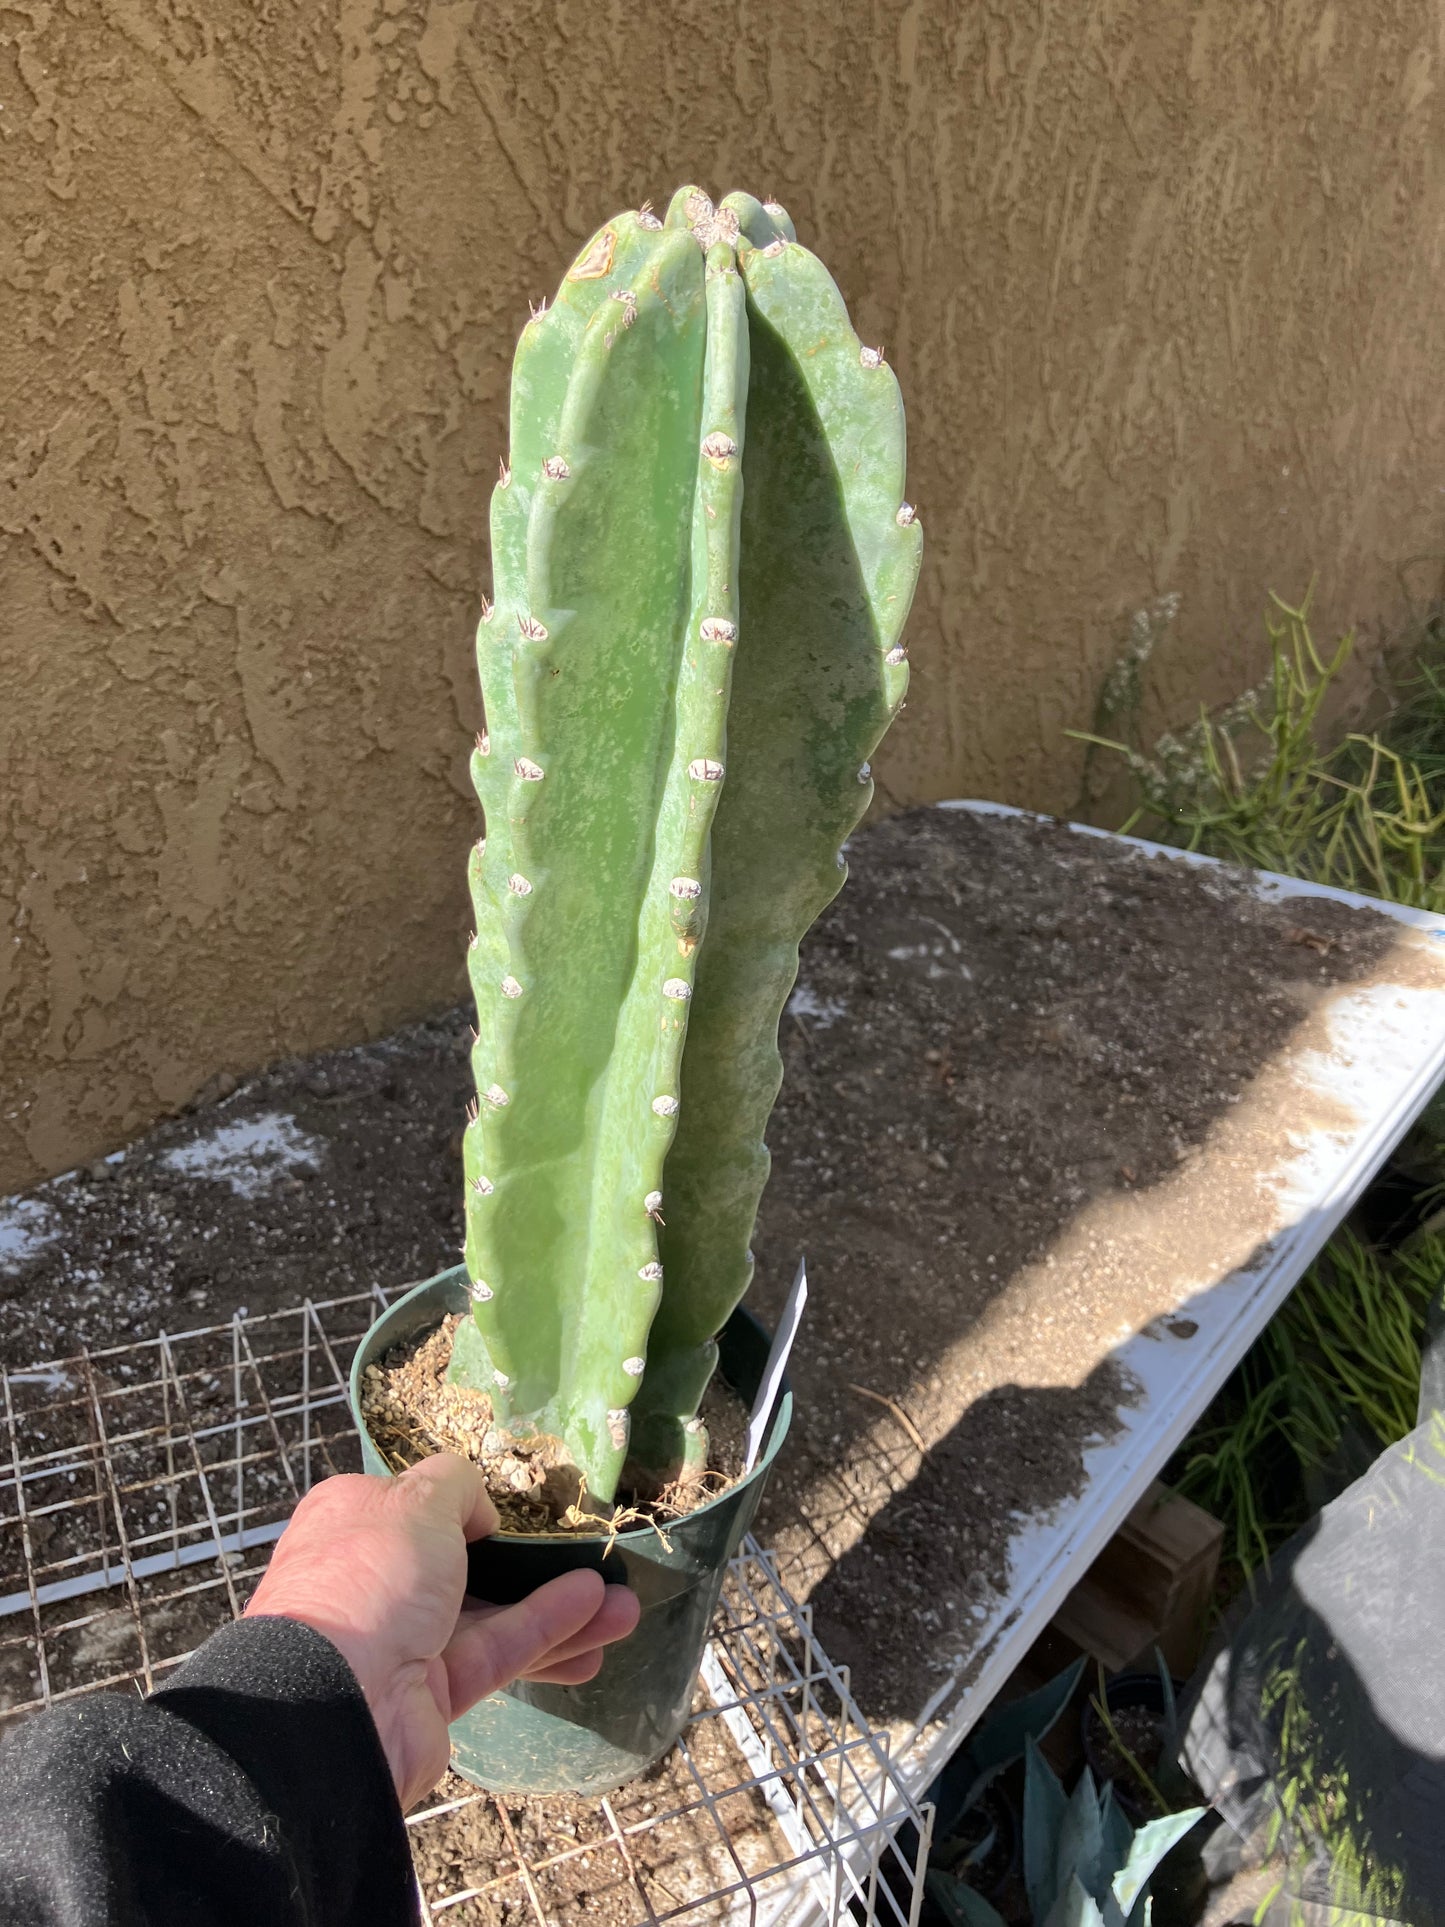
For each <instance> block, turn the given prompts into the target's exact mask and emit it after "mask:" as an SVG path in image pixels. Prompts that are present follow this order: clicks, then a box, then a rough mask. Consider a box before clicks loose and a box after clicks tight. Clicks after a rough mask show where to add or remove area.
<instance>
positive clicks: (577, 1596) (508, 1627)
mask: <svg viewBox="0 0 1445 1927" xmlns="http://www.w3.org/2000/svg"><path fill="white" fill-rule="evenodd" d="M606 1591H607V1588H606V1587H604V1585H603V1583H602V1578H601V1575H600V1574H599V1573H595V1572H587V1571H580V1572H564V1573H563V1574H562V1576H561V1577H560V1578H558V1579H549V1580H548V1582H547V1584H546V1585H545V1586H538V1588H537V1590H536V1591H535V1592H531V1593H528V1595H527V1597H526V1598H525V1599H519V1600H518V1601H517V1603H516V1605H515V1606H505V1607H503V1609H502V1610H501V1611H500V1612H494V1613H464V1614H463V1615H462V1617H461V1619H460V1620H458V1622H457V1628H456V1631H455V1632H454V1633H453V1634H452V1636H451V1638H450V1639H449V1640H448V1641H447V1645H446V1649H445V1651H444V1652H443V1653H442V1661H443V1663H444V1664H445V1666H446V1669H447V1682H448V1685H449V1687H450V1689H451V1702H452V1718H453V1719H455V1718H456V1717H457V1715H458V1714H459V1713H461V1712H464V1711H465V1710H466V1708H467V1707H469V1706H472V1705H474V1704H475V1703H476V1701H477V1700H479V1699H482V1698H483V1697H484V1696H485V1695H486V1694H488V1693H494V1692H495V1691H496V1690H497V1688H498V1687H499V1686H505V1685H506V1684H507V1683H508V1681H509V1680H514V1679H517V1678H518V1677H520V1675H521V1674H523V1673H525V1672H526V1671H527V1669H528V1668H529V1667H531V1666H536V1665H539V1664H541V1663H542V1662H543V1660H544V1658H547V1657H550V1655H551V1652H552V1649H553V1647H556V1646H561V1645H564V1644H565V1643H566V1642H567V1641H568V1640H570V1639H572V1638H573V1637H574V1636H575V1635H576V1634H577V1633H580V1632H581V1631H582V1629H583V1627H584V1626H586V1625H588V1624H589V1623H590V1622H591V1621H592V1620H593V1619H594V1618H596V1616H597V1614H598V1612H599V1611H600V1609H601V1607H602V1604H603V1598H604V1595H605V1593H606Z"/></svg>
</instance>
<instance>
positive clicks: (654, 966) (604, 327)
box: [452, 188, 922, 1502]
mask: <svg viewBox="0 0 1445 1927" xmlns="http://www.w3.org/2000/svg"><path fill="white" fill-rule="evenodd" d="M921 548H922V530H921V528H920V526H919V524H918V521H917V519H916V517H915V515H914V511H913V509H912V508H911V506H910V505H909V504H908V503H907V502H906V501H905V499H904V422H903V405H902V400H901V397H900V394H899V389H898V383H897V381H896V379H895V378H894V375H893V373H892V371H891V370H890V368H889V367H888V365H887V363H886V361H885V360H884V358H883V355H882V352H881V351H880V350H876V349H874V348H871V347H865V346H864V345H863V344H862V343H860V341H859V339H858V337H857V335H856V334H855V333H854V331H853V328H852V325H851V324H850V322H849V319H848V314H847V310H846V308H845V306H844V303H843V300H842V297H841V296H840V294H839V292H838V290H837V288H836V286H835V285H834V283H833V281H832V279H831V277H830V276H829V274H828V272H827V270H826V269H825V268H824V267H823V265H822V263H821V262H820V261H819V260H818V259H817V258H816V256H814V255H813V254H811V253H809V251H808V250H807V249H806V248H805V247H803V246H801V245H800V244H799V243H798V241H797V238H796V235H795V233H794V230H793V225H792V222H791V221H790V220H789V219H788V216H787V214H786V213H785V212H784V210H783V209H782V208H780V207H778V206H776V205H775V204H773V203H766V204H764V203H760V202H758V201H756V200H754V199H753V198H752V197H751V196H750V195H745V194H733V195H729V196H728V198H727V199H726V200H725V201H723V202H722V203H721V204H720V205H717V206H715V205H714V204H713V202H712V201H711V200H709V199H708V197H707V196H706V195H705V194H703V193H701V192H700V191H699V190H697V189H695V188H683V189H680V190H679V192H678V193H677V195H675V196H674V198H673V201H672V203H671V206H670V207H669V209H668V212H667V215H666V218H665V219H659V218H658V216H656V215H655V214H653V213H652V212H651V211H650V210H649V209H643V210H642V211H641V212H639V213H627V214H622V215H619V216H617V217H616V218H615V219H614V220H611V221H608V222H607V224H606V225H605V226H604V227H603V228H602V229H601V230H600V232H599V233H598V234H597V235H595V236H594V237H593V239H592V240H591V241H590V242H588V244H587V246H586V247H585V248H584V249H583V250H582V253H581V254H580V255H579V256H578V257H577V259H576V261H575V262H574V263H573V265H572V267H571V268H570V269H569V270H568V272H567V274H566V276H565V277H564V279H563V281H562V285H561V288H560V290H559V292H558V294H557V297H556V299H555V300H554V301H553V302H552V303H551V305H550V306H544V308H543V309H541V310H539V311H538V312H536V313H535V314H534V316H533V318H532V320H531V322H530V323H529V325H528V326H527V327H526V328H525V329H524V331H523V334H522V338H521V341H520V344H519V346H518V349H517V355H516V361H515V364H514V368H513V374H512V415H511V450H510V455H509V458H508V460H507V462H505V463H504V464H503V467H502V473H501V479H500V482H499V483H498V486H497V488H496V491H495V493H494V495H493V498H492V562H493V573H494V599H493V601H492V603H491V604H490V606H489V607H488V608H487V609H486V611H485V613H484V615H483V620H482V623H481V626H480V628H479V631H478V639H477V648H478V659H479V666H480V672H481V681H482V692H483V697H484V701H485V708H486V731H485V733H484V734H483V735H482V736H481V737H480V738H479V739H478V743H477V748H476V752H475V755H474V757H473V760H472V772H473V778H474V781H475V783H476V788H477V792H478V795H479V796H480V798H481V801H482V805H483V809H484V811H485V817H486V837H485V839H484V841H482V842H479V843H478V844H477V846H476V849H475V851H474V853H473V857H472V863H471V886H472V895H473V901H474V904H475V908H476V924H477V929H476V936H475V938H474V940H473V943H472V947H471V952H470V972H471V981H472V987H473V991H474V994H475V998H476V1006H477V1037H476V1043H475V1047H474V1051H473V1066H474V1070H475V1076H476V1085H477V1099H476V1103H475V1107H474V1110H473V1114H472V1115H471V1117H470V1120H469V1123H468V1126H467V1129H466V1133H465V1137H464V1163H465V1173H466V1187H467V1189H466V1218H467V1238H466V1260H467V1270H468V1275H469V1277H470V1280H471V1290H472V1298H473V1302H474V1308H475V1326H474V1328H473V1327H468V1326H463V1327H462V1333H461V1335H459V1342H458V1344H457V1346H456V1348H455V1352H454V1359H453V1368H452V1369H453V1376H454V1377H455V1378H457V1379H459V1380H460V1381H462V1382H466V1383H471V1384H474V1385H477V1386H479V1387H481V1388H483V1389H485V1390H486V1391H487V1393H488V1395H489V1396H490V1397H491V1399H492V1401H493V1406H494V1410H495V1412H496V1415H497V1418H498V1420H499V1422H500V1423H501V1424H502V1425H504V1426H505V1427H507V1428H509V1429H511V1430H512V1431H514V1432H517V1433H524V1432H525V1433H531V1432H537V1431H541V1432H544V1433H551V1434H553V1435H555V1436H557V1437H559V1438H560V1439H561V1440H562V1441H563V1442H564V1443H565V1446H566V1448H567V1451H568V1453H569V1455H570V1458H571V1460H572V1462H573V1463H574V1464H575V1465H576V1466H577V1467H578V1468H579V1469H580V1471H581V1473H582V1474H583V1476H584V1477H585V1481H586V1487H587V1491H588V1493H589V1495H590V1496H591V1498H592V1499H593V1500H594V1501H599V1502H606V1501H608V1500H610V1499H611V1498H612V1496H613V1494H614V1493H615V1491H616V1488H617V1484H618V1481H619V1478H620V1476H621V1474H622V1471H623V1467H624V1464H626V1463H627V1462H628V1461H629V1460H630V1461H631V1464H632V1468H633V1470H634V1471H635V1472H637V1473H638V1474H639V1475H640V1476H642V1477H644V1478H652V1479H658V1480H661V1479H664V1478H666V1477H668V1476H673V1475H676V1474H678V1473H679V1472H686V1471H687V1470H688V1469H690V1468H691V1469H696V1468H698V1467H699V1466H701V1465H702V1464H703V1463H705V1459H706V1451H707V1440H706V1436H705V1433H704V1431H703V1428H702V1425H701V1422H700V1420H699V1419H698V1417H697V1412H698V1406H699V1403H700V1400H701V1398H702V1394H703V1392H704V1390H705V1388H706V1386H707V1384H708V1381H709V1379H710V1378H711V1376H712V1372H713V1370H714V1367H715V1364H716V1358H717V1352H716V1346H715V1343H714V1341H715V1338H716V1335H717V1333H718V1331H719V1330H720V1328H721V1326H722V1325H723V1324H724V1322H725V1321H726V1319H727V1317H728V1316H729V1314H730V1313H731V1311H732V1310H733V1308H734V1307H735V1306H736V1305H737V1303H738V1301H739V1300H740V1299H741V1297H742V1295H743V1293H744V1292H745V1290H746V1289H747V1286H748V1283H749V1281H750V1278H751V1274H752V1266H753V1259H752V1253H751V1251H750V1249H749V1240H750V1237H751V1233H752V1229H753V1224H754V1220H755V1217H756V1214H757V1208H758V1203H759V1199H760V1197H761V1195H762V1191H763V1187H764V1184H765V1183H766V1180H767V1175H768V1152H767V1149H766V1146H765V1144H764V1141H763V1133H764V1130H765V1127H766V1124H767V1120H768V1116H769V1114H770V1112H771V1110H772V1106H773V1103H774V1100H775V1098H776V1096H777V1091H778V1087H779V1084H780V1081H781V1076H782V1065H781V1059H780V1057H779V1055H778V1048H777V1030H778V1022H779V1019H780V1016H781V1013H782V1010H783V1006H784V1003H785V1001H786V999H787V996H788V993H789V991H790V989H791V987H792V984H793V981H794V978H795V976H796V972H797V959H798V944H799V941H800V939H801V938H802V936H803V934H804V932H805V931H806V930H807V928H808V926H809V925H810V924H811V923H812V922H813V920H814V918H815V917H816V916H817V915H818V913H819V912H820V911H821V910H822V909H823V908H824V906H825V905H826V904H827V903H828V902H829V901H830V900H831V899H832V897H833V896H834V895H835V894H836V892H837V890H838V889H839V888H840V886H841V884H842V882H843V877H844V874H845V867H846V866H845V864H844V860H843V857H842V855H841V845H842V843H843V841H844V839H845V838H846V837H847V835H848V833H849V831H850V830H851V829H852V828H853V827H854V825H855V824H856V823H857V821H858V820H859V818H860V817H861V816H862V814H863V812H864V810H865V808H866V807H867V805H868V802H869V800H870V798H871V795H872V782H871V778H870V774H869V768H868V762H867V758H868V757H869V755H870V753H871V752H872V750H873V749H874V747H875V745H876V744H877V742H878V740H879V739H880V737H881V736H882V734H883V732H884V730H885V729H886V728H887V727H888V724H889V722H890V721H891V719H892V718H893V716H894V715H895V714H896V713H897V711H898V709H899V707H900V705H901V703H902V701H903V696H904V691H905V689H906V687H907V681H908V667H907V659H906V655H905V651H904V648H903V644H902V639H901V638H902V629H903V624H904V620H905V618H906V616H907V614H908V609H909V604H910V602H911V600H912V596H913V590H914V585H915V582H916V580H917V576H918V568H919V560H920V555H921Z"/></svg>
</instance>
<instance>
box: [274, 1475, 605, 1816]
mask: <svg viewBox="0 0 1445 1927" xmlns="http://www.w3.org/2000/svg"><path fill="white" fill-rule="evenodd" d="M498 1523H499V1522H498V1518H497V1511H496V1507H495V1506H494V1505H493V1504H492V1502H491V1500H490V1499H489V1498H488V1497H487V1490H486V1484H485V1481H484V1480H483V1478H482V1475H481V1472H480V1471H479V1470H478V1469H477V1467H476V1466H474V1465H472V1464H470V1463H469V1462H468V1461H467V1460H466V1459H461V1458H456V1457H453V1456H452V1455H451V1454H450V1453H442V1452H439V1453H437V1454H436V1455H435V1456H434V1457H432V1458H429V1459H423V1460H422V1462H421V1464H420V1465H414V1466H412V1467H411V1468H410V1469H409V1470H408V1471H405V1472H403V1473H401V1474H400V1475H399V1476H398V1477H397V1478H395V1479H379V1478H373V1477H369V1476H367V1475H366V1474H363V1473H348V1474H343V1475H341V1476H338V1477H336V1478H330V1479H325V1480H323V1481H322V1483H321V1484H320V1485H318V1486H313V1487H312V1489H311V1491H310V1492H308V1493H307V1494H306V1496H305V1498H304V1499H303V1500H302V1501H301V1503H300V1505H298V1506H297V1508H296V1510H295V1512H294V1513H293V1514H292V1515H291V1520H290V1523H289V1524H288V1525H287V1527H286V1530H285V1531H284V1532H283V1533H282V1535H281V1537H280V1539H279V1540H278V1541H277V1544H276V1550H275V1552H273V1553H272V1555H271V1563H270V1565H269V1566H268V1567H267V1569H266V1573H265V1576H264V1578H263V1579H262V1581H261V1583H260V1585H259V1586H258V1587H257V1588H256V1590H255V1592H254V1593H253V1594H252V1595H251V1600H250V1603H249V1605H248V1606H247V1607H246V1617H247V1618H248V1619H249V1618H252V1617H255V1616H258V1615H261V1614H270V1615H275V1616H279V1617H281V1618H283V1619H299V1620H300V1621H301V1622H302V1623H303V1624H304V1625H307V1626H311V1627H314V1629H315V1630H316V1631H317V1632H318V1633H322V1634H324V1635H325V1637H326V1638H327V1639H329V1640H330V1641H331V1643H332V1645H333V1646H335V1647H336V1648H337V1649H338V1650H339V1651H340V1653H341V1655H342V1657H343V1658H344V1659H345V1660H346V1662H347V1664H348V1665H349V1666H350V1667H351V1670H352V1671H353V1672H354V1673H355V1675H356V1677H357V1679H358V1681H359V1682H360V1684H361V1690H362V1692H363V1693H364V1694H365V1695H366V1703H367V1705H368V1706H369V1707H370V1709H371V1716H372V1718H373V1720H375V1722H376V1730H377V1732H378V1733H379V1734H380V1736H381V1744H382V1748H383V1751H384V1752H385V1754H386V1758H387V1763H388V1765H389V1766H390V1767H391V1774H392V1779H393V1780H394V1781H395V1783H396V1791H397V1797H398V1798H399V1799H400V1801H401V1804H402V1808H403V1810H405V1809H406V1808H407V1807H409V1806H411V1805H413V1804H414V1803H415V1802H416V1801H417V1800H419V1799H420V1798H421V1796H422V1794H424V1793H426V1792H428V1791H429V1790H430V1789H431V1788H432V1787H434V1786H435V1785H436V1783H437V1781H438V1780H439V1779H440V1778H441V1776H442V1774H443V1773H444V1772H445V1770H446V1764H447V1759H448V1756H449V1752H450V1747H449V1742H448V1739H447V1725H448V1722H449V1721H451V1720H454V1719H456V1718H457V1717H458V1715H459V1714H461V1713H464V1712H465V1711H466V1710H467V1708H468V1707H469V1706H473V1705H475V1703H476V1702H477V1701H478V1700H479V1699H482V1698H484V1697H485V1696H486V1694H488V1693H493V1692H495V1691H496V1690H497V1688H498V1687H499V1686H505V1685H506V1684H507V1683H508V1682H509V1681H510V1680H514V1679H519V1678H522V1679H534V1680H548V1681H551V1682H552V1683H554V1684H556V1685H563V1686H575V1685H579V1684H580V1683H581V1682H582V1681H583V1680H589V1679H591V1678H593V1676H594V1675H595V1674H596V1672H597V1670H598V1668H599V1667H600V1666H601V1664H602V1648H603V1647H604V1646H606V1645H608V1644H610V1643H611V1642H612V1641H613V1640H616V1639H625V1638H626V1636H627V1635H628V1633H630V1632H631V1631H632V1629H633V1627H634V1626H635V1625H636V1624H637V1618H638V1613H639V1611H640V1610H641V1609H640V1607H639V1605H638V1601H637V1596H636V1594H635V1593H633V1592H631V1591H630V1590H629V1589H628V1588H627V1587H626V1586H608V1585H604V1584H603V1581H602V1577H601V1575H600V1574H599V1573H596V1572H587V1571H581V1572H569V1573H564V1574H563V1575H562V1576H561V1578H559V1579H552V1580H549V1581H548V1582H547V1584H546V1585H545V1586H539V1587H538V1588H537V1590H536V1591H535V1592H533V1593H529V1594H528V1596H527V1597H526V1598H525V1599H522V1600H519V1601H518V1602H517V1604H516V1605H515V1606H487V1605H483V1604H481V1603H479V1602H478V1601H476V1600H472V1599H465V1600H464V1594H465V1591H466V1581H467V1542H468V1540H471V1539H483V1538H485V1537H486V1536H487V1535H488V1534H489V1533H492V1532H495V1531H496V1529H497V1525H498Z"/></svg>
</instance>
